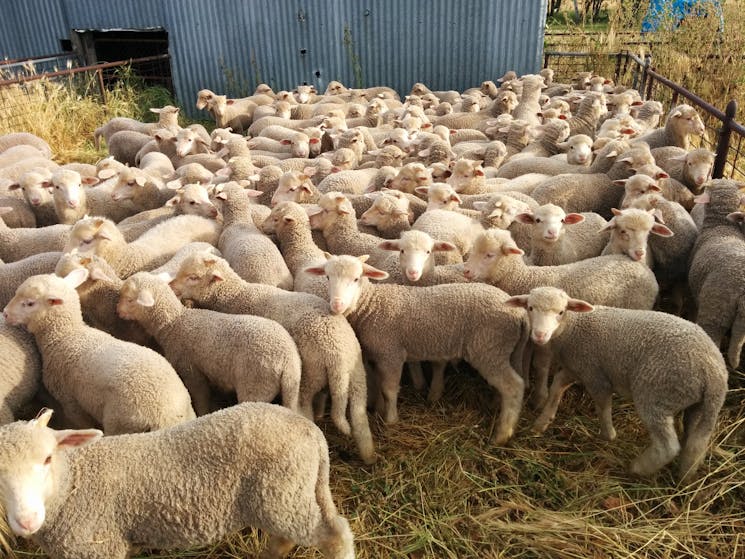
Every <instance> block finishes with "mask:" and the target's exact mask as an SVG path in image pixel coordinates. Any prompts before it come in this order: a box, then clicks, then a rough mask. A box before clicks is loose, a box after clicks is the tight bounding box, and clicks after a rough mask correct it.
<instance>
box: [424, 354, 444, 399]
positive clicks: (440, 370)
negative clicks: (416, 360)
mask: <svg viewBox="0 0 745 559" xmlns="http://www.w3.org/2000/svg"><path fill="white" fill-rule="evenodd" d="M447 366H448V362H447V361H432V382H431V383H430V384H429V394H427V401H429V402H436V401H437V400H439V399H440V398H442V394H443V392H445V368H446V367H447Z"/></svg>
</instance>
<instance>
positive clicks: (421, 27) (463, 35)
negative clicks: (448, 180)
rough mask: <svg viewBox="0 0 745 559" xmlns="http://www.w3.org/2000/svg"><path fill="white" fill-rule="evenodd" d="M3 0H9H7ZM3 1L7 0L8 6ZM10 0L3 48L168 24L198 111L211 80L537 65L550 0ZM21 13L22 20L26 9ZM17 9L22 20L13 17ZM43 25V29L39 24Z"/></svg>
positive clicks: (482, 72)
mask: <svg viewBox="0 0 745 559" xmlns="http://www.w3.org/2000/svg"><path fill="white" fill-rule="evenodd" d="M3 4H9V2H7V0H6V1H5V2H3ZM3 4H0V6H3ZM16 4H18V5H19V6H23V7H24V8H23V10H22V11H23V13H22V14H21V13H20V12H18V13H17V12H16V10H15V9H11V8H9V7H5V6H3V8H2V13H0V15H1V16H2V17H0V20H1V21H2V22H3V23H2V24H1V25H3V28H5V27H9V28H10V27H13V26H15V27H17V28H18V33H17V34H23V36H24V41H25V42H21V43H18V41H17V37H16V35H5V34H3V35H2V36H0V56H5V57H8V58H16V57H20V56H35V55H41V54H47V53H50V52H56V51H57V50H58V49H59V40H60V39H63V38H68V37H69V33H70V30H71V29H112V28H120V29H144V28H154V27H162V28H164V29H165V30H166V31H167V32H168V37H169V41H170V44H169V52H170V54H171V59H172V72H173V81H174V85H175V89H176V94H177V97H178V98H179V100H180V101H181V102H182V103H184V105H185V106H186V108H187V111H188V112H191V113H192V114H194V109H193V101H194V99H195V96H196V92H197V91H198V90H199V89H201V88H204V87H207V88H210V89H213V90H215V91H217V92H220V93H222V92H225V93H227V94H229V95H233V96H238V95H242V94H247V93H249V92H251V91H252V90H253V88H254V87H255V86H256V85H257V83H258V82H259V81H264V82H267V83H269V84H270V85H272V86H273V87H274V88H276V89H292V88H293V87H295V86H296V85H297V84H299V83H309V84H313V85H315V86H316V87H317V88H319V89H321V90H323V89H325V87H326V84H328V82H329V81H331V80H333V79H338V80H341V81H342V82H343V83H345V84H347V85H349V86H357V85H362V86H369V85H389V86H391V87H393V88H395V89H396V90H398V91H399V92H401V93H405V92H407V91H408V90H409V89H410V88H411V86H412V84H413V83H414V82H416V81H422V82H425V83H427V84H428V85H429V86H430V87H432V88H433V89H457V90H463V89H465V88H467V87H470V86H475V85H479V84H480V83H481V82H482V81H484V80H487V79H494V78H496V77H499V76H500V75H501V74H502V73H504V72H505V71H507V70H509V69H514V70H516V71H517V72H519V73H526V72H535V71H537V70H538V69H539V68H540V57H541V52H542V48H543V30H544V24H545V14H546V0H533V1H530V2H525V1H524V0H463V1H460V2H453V1H452V0H409V1H405V2H403V1H400V0H368V1H367V2H359V1H358V0H298V1H293V2H290V1H276V0H250V1H238V2H236V1H235V0H162V1H159V2H153V1H152V0H126V1H125V0H121V1H119V2H101V1H100V0H29V1H27V2H23V3H13V6H16ZM21 17H23V18H24V19H23V20H22V21H21V20H20V18H21ZM16 20H18V21H16ZM39 29H43V30H44V31H43V32H42V33H40V32H39Z"/></svg>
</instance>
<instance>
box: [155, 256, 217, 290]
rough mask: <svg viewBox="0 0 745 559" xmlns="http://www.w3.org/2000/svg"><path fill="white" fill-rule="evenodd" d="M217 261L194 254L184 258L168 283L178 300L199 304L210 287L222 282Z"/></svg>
mask: <svg viewBox="0 0 745 559" xmlns="http://www.w3.org/2000/svg"><path fill="white" fill-rule="evenodd" d="M219 268H220V265H219V262H218V260H217V259H216V258H215V257H214V256H212V255H201V254H195V255H192V256H189V257H188V258H186V259H185V260H184V261H183V262H182V263H181V266H180V267H179V270H178V272H177V273H176V276H175V277H173V278H172V279H171V281H170V282H169V283H168V285H169V286H170V288H171V289H172V290H173V292H174V293H175V294H176V296H177V297H178V298H179V299H192V300H194V301H197V302H200V301H202V300H203V299H204V297H205V296H206V294H207V293H208V292H209V290H210V286H212V285H214V284H215V283H217V282H220V281H223V274H222V273H221V272H220V270H219Z"/></svg>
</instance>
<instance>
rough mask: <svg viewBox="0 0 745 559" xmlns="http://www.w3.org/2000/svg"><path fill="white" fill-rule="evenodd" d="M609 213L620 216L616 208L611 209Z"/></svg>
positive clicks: (619, 211)
mask: <svg viewBox="0 0 745 559" xmlns="http://www.w3.org/2000/svg"><path fill="white" fill-rule="evenodd" d="M610 211H611V213H612V214H613V215H621V213H622V212H621V210H619V209H618V208H611V209H610Z"/></svg>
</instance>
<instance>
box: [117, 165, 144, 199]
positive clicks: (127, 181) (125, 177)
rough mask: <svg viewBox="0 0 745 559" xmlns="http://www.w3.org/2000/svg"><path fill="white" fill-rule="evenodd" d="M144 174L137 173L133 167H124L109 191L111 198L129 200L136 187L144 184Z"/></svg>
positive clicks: (132, 196) (135, 192)
mask: <svg viewBox="0 0 745 559" xmlns="http://www.w3.org/2000/svg"><path fill="white" fill-rule="evenodd" d="M145 182H146V180H145V175H143V174H142V173H137V172H136V171H135V170H134V169H125V170H123V171H122V172H121V173H119V178H118V179H117V181H116V184H115V185H114V188H113V190H112V191H111V199H112V200H114V201H117V202H118V201H120V200H131V199H132V198H134V197H135V196H136V195H137V190H138V188H142V187H143V186H144V185H145Z"/></svg>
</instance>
